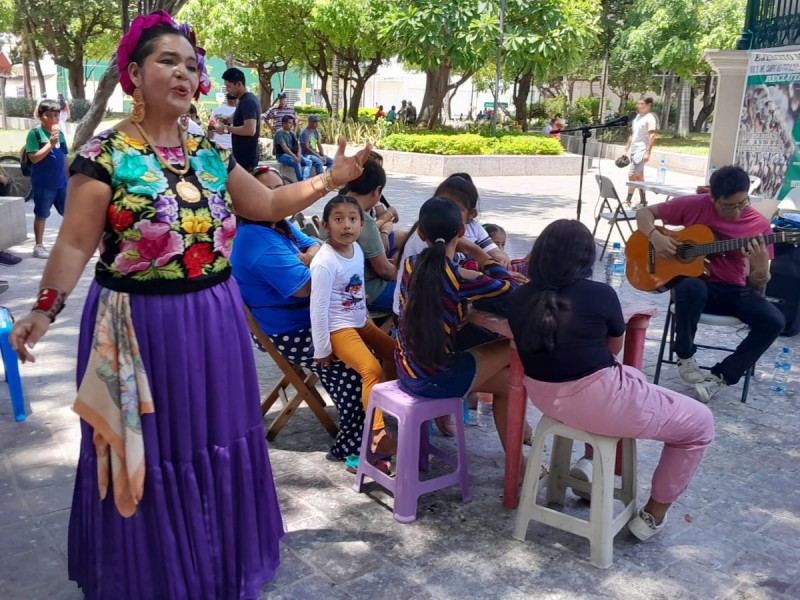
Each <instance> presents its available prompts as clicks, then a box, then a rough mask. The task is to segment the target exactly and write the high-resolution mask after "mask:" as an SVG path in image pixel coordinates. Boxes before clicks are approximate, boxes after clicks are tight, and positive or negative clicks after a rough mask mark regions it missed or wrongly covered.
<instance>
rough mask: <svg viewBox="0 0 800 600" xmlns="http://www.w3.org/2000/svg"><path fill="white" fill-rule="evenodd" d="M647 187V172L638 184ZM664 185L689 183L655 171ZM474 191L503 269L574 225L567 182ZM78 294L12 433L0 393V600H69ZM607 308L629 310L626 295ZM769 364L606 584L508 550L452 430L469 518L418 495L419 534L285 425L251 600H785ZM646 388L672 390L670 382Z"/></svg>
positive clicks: (418, 198) (481, 477) (533, 540)
mask: <svg viewBox="0 0 800 600" xmlns="http://www.w3.org/2000/svg"><path fill="white" fill-rule="evenodd" d="M601 169H602V171H603V173H604V174H607V175H609V176H611V177H612V178H613V180H614V182H615V184H616V185H617V189H618V190H619V192H620V193H621V194H624V187H623V182H624V173H623V172H622V171H620V170H618V169H616V168H615V167H614V166H613V164H612V163H610V162H608V161H603V162H602V163H601ZM654 175H655V173H654V171H653V170H648V176H649V177H654ZM668 182H669V183H674V184H681V183H686V184H691V185H696V184H697V183H700V182H699V180H698V179H697V178H692V177H688V176H681V175H677V174H673V173H670V174H669V176H668ZM437 183H438V180H437V179H435V178H430V177H407V176H401V175H392V176H390V179H389V183H388V185H387V189H386V196H387V198H389V200H390V202H392V203H393V204H395V205H397V206H398V208H399V209H400V211H401V216H402V221H403V224H404V225H408V224H410V223H411V222H412V221H413V220H414V215H415V214H416V212H417V210H418V207H419V206H420V205H421V204H422V202H424V200H425V199H427V198H428V197H429V196H430V195H431V194H432V192H433V190H434V188H435V186H436V185H437ZM476 184H477V185H478V188H479V190H480V191H481V206H480V209H481V220H482V222H484V223H487V222H495V223H500V224H502V225H503V226H504V227H505V228H506V230H507V231H508V233H509V243H508V249H509V250H510V253H511V254H512V255H515V256H522V255H524V254H525V253H527V252H528V250H529V249H530V246H531V243H532V241H533V239H534V237H535V235H536V234H537V233H538V232H539V231H541V229H542V228H543V227H544V225H545V224H546V223H548V222H549V221H551V220H552V219H555V218H562V217H573V216H574V214H575V198H576V195H577V189H578V178H577V177H557V178H556V177H513V178H500V177H495V178H481V179H477V180H476ZM596 194H597V187H596V185H595V183H594V177H593V174H590V176H588V177H587V178H586V182H585V186H584V202H585V204H584V211H583V215H584V216H583V221H584V222H585V223H587V224H590V223H591V214H592V207H593V206H594V201H595V198H596ZM318 209H319V210H312V211H309V212H310V213H312V214H313V213H318V212H319V211H320V210H321V206H319V207H318ZM31 210H32V207H31V206H30V205H29V206H28V212H29V213H30V212H31ZM29 219H32V215H31V214H29ZM58 223H59V220H58V219H57V218H53V219H52V221H51V222H49V228H48V232H49V234H48V238H47V242H48V244H51V243H52V241H53V240H54V236H55V231H56V227H57V225H58ZM29 226H30V223H29ZM32 245H33V244H32V241H30V240H29V241H28V242H26V243H24V244H21V245H19V246H17V247H15V248H12V250H13V251H15V252H16V253H18V254H19V255H21V256H24V257H25V260H24V261H23V262H22V263H21V264H19V265H17V266H16V267H13V268H2V269H0V278H2V279H7V280H9V281H10V283H11V288H10V290H9V291H8V292H6V293H4V294H2V296H0V301H2V303H3V304H4V305H6V306H8V307H9V308H11V309H12V311H13V312H14V313H15V314H17V315H22V314H24V313H25V312H26V311H27V310H28V308H29V307H30V305H31V304H32V302H33V300H34V296H35V293H36V290H37V289H38V280H39V276H40V273H41V270H42V268H43V266H44V261H41V260H37V259H34V258H31V250H32ZM90 279H91V270H90V269H89V268H87V270H86V272H85V274H84V277H83V278H82V280H81V282H80V284H79V286H78V288H77V289H76V291H75V292H74V293H73V294H72V296H71V297H70V300H69V302H68V303H67V307H66V309H65V310H64V312H63V313H62V315H61V316H60V317H59V320H58V323H57V324H56V325H55V326H54V327H53V329H52V330H51V331H50V333H49V334H48V336H47V337H46V338H45V339H44V340H42V341H41V342H40V343H39V344H38V345H37V347H36V349H35V352H36V355H37V357H38V361H37V363H36V364H34V365H24V366H22V376H23V378H24V386H25V391H26V395H27V399H28V401H29V402H30V405H31V409H32V411H33V413H32V414H31V416H30V417H29V418H28V420H27V421H25V422H24V423H14V422H13V418H12V416H11V409H10V401H9V398H8V392H7V388H6V386H4V385H0V598H3V599H4V600H36V599H45V598H47V599H64V600H66V599H78V598H80V597H81V594H80V593H79V592H78V590H77V589H76V587H75V586H74V584H72V583H70V582H69V581H67V576H66V537H67V535H66V528H67V521H68V517H69V506H70V501H71V496H72V486H73V482H74V467H75V460H76V456H77V450H78V442H79V438H78V435H79V433H78V419H77V417H76V416H75V415H74V414H73V413H72V412H71V411H70V408H69V406H70V404H71V402H72V400H73V397H74V390H75V384H74V381H73V379H74V368H75V358H74V355H75V348H76V345H77V332H78V324H79V318H80V310H81V305H82V301H83V298H84V296H85V294H86V290H87V287H88V284H89V282H90ZM622 293H623V294H624V295H626V296H631V295H634V294H638V292H635V291H634V290H632V289H631V288H630V287H627V286H626V287H625V288H624V289H623V290H622ZM647 299H648V300H650V301H652V302H654V303H656V304H657V305H658V306H659V307H660V308H661V315H659V317H657V318H655V319H654V321H653V323H652V325H651V327H650V330H649V332H648V341H647V347H646V352H645V372H646V373H647V375H648V376H649V377H652V375H653V371H654V362H655V356H656V352H657V347H658V346H657V343H658V340H659V339H660V336H661V331H662V325H663V310H664V308H665V307H666V302H667V298H666V296H663V295H662V296H647ZM703 333H704V334H706V331H704V332H703ZM739 335H741V334H740V333H737V332H732V331H731V332H727V331H719V332H716V331H710V332H708V333H707V339H708V338H710V339H713V340H715V341H719V342H722V343H728V344H733V343H736V341H737V339H738V337H737V336H739ZM799 339H800V338H790V339H781V340H779V342H777V343H776V347H777V346H778V345H789V346H790V347H791V348H792V349H793V350H794V351H795V356H797V351H800V344H798V340H799ZM774 350H775V349H774V348H773V349H771V350H770V351H769V352H768V354H767V355H766V358H765V359H762V360H761V361H760V362H759V364H758V366H757V375H756V380H755V381H754V382H753V386H752V388H751V391H750V398H749V400H748V402H747V404H741V403H740V402H739V395H740V387H739V386H736V387H733V388H731V389H728V390H725V391H724V392H723V393H720V394H719V396H718V397H716V398H714V400H713V401H712V404H711V408H712V410H713V411H714V414H715V417H716V428H717V439H716V441H715V442H714V444H713V446H712V447H711V449H710V450H709V452H708V454H707V456H706V459H705V461H704V463H703V464H702V465H701V467H700V470H699V472H698V475H697V477H696V478H695V480H694V482H693V483H692V485H691V487H690V488H689V490H688V492H687V494H686V495H685V497H684V498H682V499H681V500H680V501H679V502H677V503H676V504H675V506H674V507H673V509H672V511H671V513H670V523H669V525H668V526H667V528H666V529H665V530H664V531H663V532H662V534H660V535H659V536H657V537H655V538H653V539H652V540H650V541H649V542H647V543H645V544H638V543H634V542H633V540H632V538H631V536H630V535H629V534H628V533H627V532H625V531H623V532H621V533H620V534H619V535H618V536H617V540H616V543H615V563H614V566H613V567H612V568H611V569H609V570H607V571H600V570H597V569H595V568H593V567H591V566H590V565H589V564H588V543H587V542H586V541H584V540H582V539H580V538H577V537H574V536H571V535H567V534H564V533H561V532H558V531H555V530H553V529H550V528H547V527H544V526H536V525H531V527H530V529H529V534H528V541H527V542H526V543H520V542H517V541H515V540H514V539H512V538H511V529H512V526H513V519H514V512H513V511H508V510H504V509H502V508H501V492H502V477H503V471H502V465H503V454H502V450H501V448H500V444H499V441H498V439H497V436H496V433H495V432H494V431H484V430H478V429H475V428H470V429H469V430H468V446H469V469H470V481H471V486H472V494H473V501H472V503H470V504H466V505H464V504H461V502H460V497H459V494H458V491H457V489H456V488H452V489H450V490H445V491H442V492H438V493H435V494H431V495H428V496H426V497H423V498H422V499H421V501H420V504H419V513H418V514H419V519H418V520H417V521H416V522H415V523H413V524H410V525H400V524H398V523H397V522H395V521H394V519H393V518H392V515H391V506H392V499H391V497H390V496H388V495H387V494H386V493H384V492H383V491H380V490H379V489H378V488H375V487H374V486H373V487H370V488H369V493H368V494H361V495H359V494H356V493H354V492H353V490H352V488H351V486H352V482H353V477H352V475H349V474H347V473H346V472H345V471H344V469H343V467H342V466H341V465H340V464H332V463H329V462H327V461H326V460H325V458H324V455H325V452H326V451H327V450H328V447H329V444H330V439H329V438H328V436H327V434H326V433H325V431H324V430H323V429H322V427H321V426H320V425H319V424H318V423H317V422H316V420H315V419H314V418H313V416H311V415H310V412H309V411H308V410H307V409H301V410H299V411H298V413H297V414H296V415H295V417H293V418H292V420H291V421H290V422H289V424H288V425H287V426H286V428H285V429H284V430H283V432H282V433H281V434H280V435H279V436H278V438H277V439H276V440H275V441H274V442H273V443H271V444H270V458H271V461H272V465H273V469H274V472H275V478H276V486H277V489H278V494H279V497H280V500H281V506H282V509H283V515H284V520H285V524H286V528H287V531H288V535H287V536H286V538H285V543H284V544H283V564H282V566H281V569H280V571H279V574H278V576H277V578H276V579H275V580H274V581H273V582H272V583H270V585H269V586H267V588H266V589H265V591H264V595H263V597H264V598H270V599H273V598H275V599H277V598H292V599H298V598H299V599H304V600H313V599H325V600H335V599H339V598H370V599H383V598H387V599H388V598H398V599H400V598H402V599H405V598H414V599H442V600H444V599H452V598H465V599H466V598H482V599H483V598H492V599H495V598H496V599H517V598H519V599H523V598H526V599H528V598H622V599H639V598H641V599H656V598H664V599H677V598H697V599H709V598H732V599H734V598H735V599H761V598H782V599H787V600H788V599H789V598H793V599H794V598H798V597H800V577H798V576H799V575H800V567H799V566H798V565H800V495H798V494H797V490H798V481H799V480H800V473H799V472H798V464H799V463H800V438H798V431H800V411H798V399H797V398H798V375H797V368H795V370H794V371H793V372H792V373H791V379H792V382H791V385H792V389H791V390H790V392H789V393H786V394H783V395H778V394H774V393H773V392H771V391H770V390H769V388H768V383H767V381H766V380H765V379H764V377H765V375H768V374H769V372H770V365H769V360H768V359H771V358H772V357H773V355H774V353H775V351H774ZM257 361H258V367H259V373H260V377H261V382H262V386H263V387H264V388H266V387H267V386H268V385H270V383H272V382H274V381H275V379H276V377H277V373H276V369H275V367H274V365H272V364H271V361H270V360H269V359H268V358H267V357H266V356H265V355H262V354H259V355H258V356H257ZM662 382H663V383H664V385H667V386H668V387H671V388H674V389H676V390H680V391H686V392H687V393H688V392H689V391H690V390H689V389H688V387H687V386H686V385H685V384H683V383H682V382H681V381H680V380H679V379H678V377H677V374H676V373H675V372H674V369H673V368H671V367H667V368H666V371H665V378H664V379H663V380H662ZM270 416H271V415H269V416H268V418H269V417H270ZM332 416H334V417H335V414H333V413H332ZM528 419H529V421H530V422H531V424H533V425H534V426H535V423H536V420H537V419H538V414H537V411H536V410H535V409H533V408H530V409H529V415H528ZM438 441H440V442H441V443H442V444H445V445H448V444H451V441H450V440H441V439H439V440H438ZM659 451H660V447H659V445H658V444H654V443H648V442H642V443H640V444H639V473H640V477H639V480H640V498H641V500H642V501H644V500H645V499H646V498H647V495H648V490H649V476H650V474H651V473H652V470H653V468H654V465H655V462H656V460H657V458H658V454H659ZM567 504H568V506H567V508H568V510H570V511H572V512H574V513H576V514H579V513H580V514H586V513H587V512H588V509H587V505H585V504H583V503H582V502H581V501H579V500H577V499H576V498H575V497H573V496H569V497H568V503H567ZM154 600H160V599H154Z"/></svg>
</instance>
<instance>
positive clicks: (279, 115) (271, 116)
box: [261, 92, 297, 135]
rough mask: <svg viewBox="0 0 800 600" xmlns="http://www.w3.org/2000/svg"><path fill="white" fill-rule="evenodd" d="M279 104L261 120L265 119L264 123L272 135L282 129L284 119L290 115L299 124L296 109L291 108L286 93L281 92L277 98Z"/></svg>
mask: <svg viewBox="0 0 800 600" xmlns="http://www.w3.org/2000/svg"><path fill="white" fill-rule="evenodd" d="M276 101H277V103H278V105H277V106H274V105H273V106H272V107H270V109H269V110H268V111H267V112H265V113H264V114H263V115H261V118H262V119H264V122H265V123H266V124H267V125H268V126H269V129H270V131H271V132H272V135H275V133H276V132H277V131H278V130H279V129H280V128H281V126H282V124H283V117H285V116H286V115H289V116H290V117H292V118H293V119H294V122H295V123H297V112H296V111H295V110H294V107H292V106H289V105H288V104H287V102H286V92H281V93H280V94H278V97H277V98H276Z"/></svg>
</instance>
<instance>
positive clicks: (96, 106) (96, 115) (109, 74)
mask: <svg viewBox="0 0 800 600" xmlns="http://www.w3.org/2000/svg"><path fill="white" fill-rule="evenodd" d="M117 83H119V71H118V70H117V56H116V54H115V55H114V57H113V58H112V59H111V62H110V63H108V68H107V69H106V71H105V73H103V76H102V77H101V78H100V81H99V82H98V84H97V90H96V91H95V93H94V98H93V99H92V104H91V106H90V107H89V110H88V111H87V113H86V114H85V115H84V117H83V118H82V119H81V120H80V122H79V123H78V127H77V129H76V130H75V137H74V138H73V141H72V147H73V148H75V149H77V148H80V147H81V146H83V145H84V144H85V143H86V142H87V141H89V138H90V137H92V135H93V134H94V130H95V129H96V128H97V126H98V125H99V124H100V121H102V120H103V114H104V113H105V112H106V106H107V104H108V99H109V98H111V94H113V93H114V88H115V87H117Z"/></svg>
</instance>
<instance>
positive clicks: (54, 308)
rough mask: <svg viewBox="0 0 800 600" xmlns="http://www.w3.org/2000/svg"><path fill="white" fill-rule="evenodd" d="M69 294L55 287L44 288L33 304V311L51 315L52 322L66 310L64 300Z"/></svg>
mask: <svg viewBox="0 0 800 600" xmlns="http://www.w3.org/2000/svg"><path fill="white" fill-rule="evenodd" d="M66 299H67V295H66V294H65V293H64V292H60V291H58V290H56V289H53V288H42V289H40V290H39V297H38V298H36V304H34V305H33V308H32V309H31V312H39V313H42V314H44V315H47V316H48V317H50V322H51V323H52V322H53V321H55V320H56V315H58V313H60V312H61V311H62V310H64V301H65V300H66Z"/></svg>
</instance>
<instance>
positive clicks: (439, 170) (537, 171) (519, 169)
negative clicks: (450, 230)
mask: <svg viewBox="0 0 800 600" xmlns="http://www.w3.org/2000/svg"><path fill="white" fill-rule="evenodd" d="M376 151H377V152H379V153H380V154H381V156H383V167H384V168H385V169H386V170H387V171H392V172H395V173H408V174H410V175H430V176H434V177H447V176H448V175H452V174H453V173H459V172H466V173H469V174H470V175H472V176H473V177H492V176H498V175H499V176H507V177H508V176H514V175H577V174H578V173H579V172H580V166H581V158H580V156H574V155H571V154H562V155H559V156H519V155H500V154H484V155H442V154H419V153H416V152H397V151H395V150H382V149H376Z"/></svg>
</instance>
